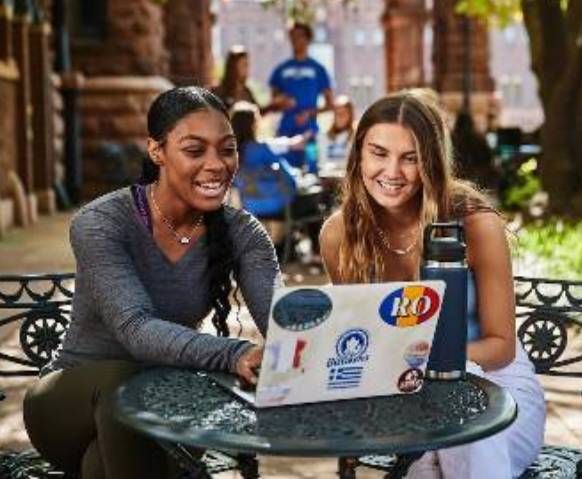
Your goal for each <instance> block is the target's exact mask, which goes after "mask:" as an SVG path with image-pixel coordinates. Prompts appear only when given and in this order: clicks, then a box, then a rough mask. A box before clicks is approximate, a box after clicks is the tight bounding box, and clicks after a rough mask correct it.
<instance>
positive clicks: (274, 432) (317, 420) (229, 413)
mask: <svg viewBox="0 0 582 479" xmlns="http://www.w3.org/2000/svg"><path fill="white" fill-rule="evenodd" d="M113 407H114V414H115V415H116V416H117V417H118V418H119V419H120V420H121V421H122V422H123V423H125V424H127V425H129V426H130V427H132V428H135V429H137V430H138V431H141V432H143V433H145V434H147V435H149V436H151V437H153V438H156V439H160V440H164V441H170V442H173V443H180V444H185V445H191V446H196V447H204V448H211V449H218V450H220V449H222V450H229V451H237V452H242V453H251V454H269V455H285V456H304V457H306V456H312V457H324V456H328V457H330V456H333V457H354V456H356V457H357V456H365V455H370V454H391V453H408V452H418V451H427V450H434V449H440V448H443V447H450V446H454V445H458V444H464V443H467V442H471V441H475V440H477V439H481V438H484V437H487V436H490V435H492V434H495V433H496V432H498V431H501V430H502V429H504V428H506V427H507V426H509V425H510V424H511V423H512V422H513V420H514V419H515V417H516V415H517V407H516V404H515V402H514V400H513V398H512V397H511V396H510V395H509V394H508V393H507V392H506V391H504V390H503V389H502V388H500V387H499V386H497V385H495V384H493V383H491V382H490V381H487V380H484V379H481V378H479V377H477V376H473V375H468V378H467V380H466V381H452V382H436V381H435V382H433V381H427V382H426V383H425V385H424V387H423V388H422V390H421V391H420V392H418V393H415V394H410V395H395V396H382V397H374V398H366V399H353V400H346V401H335V402H325V403H314V404H306V405H298V406H285V407H276V408H268V409H254V408H253V407H252V406H250V405H249V404H246V403H244V402H242V401H240V400H239V399H237V398H235V397H234V396H232V395H231V394H230V393H229V392H227V391H226V390H225V389H223V388H222V387H220V386H219V385H218V384H216V383H215V382H214V381H213V380H212V379H211V378H209V377H208V376H207V375H206V374H205V373H204V372H199V371H193V370H188V369H178V368H169V367H164V368H152V369H147V370H144V371H143V372H140V373H138V374H137V375H135V376H134V377H132V378H130V379H129V380H128V381H127V382H126V383H125V384H124V385H122V386H121V387H120V388H119V389H118V391H117V393H116V397H115V401H114V403H113Z"/></svg>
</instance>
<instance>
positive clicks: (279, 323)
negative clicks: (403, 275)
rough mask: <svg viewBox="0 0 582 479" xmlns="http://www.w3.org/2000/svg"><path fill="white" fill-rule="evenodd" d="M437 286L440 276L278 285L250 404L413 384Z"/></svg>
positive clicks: (421, 367) (402, 389)
mask: <svg viewBox="0 0 582 479" xmlns="http://www.w3.org/2000/svg"><path fill="white" fill-rule="evenodd" d="M444 289H445V284H444V282H442V281H415V282H393V283H375V284H357V285H356V284H354V285H334V286H332V285H330V286H322V287H308V288H305V287H285V288H279V289H277V290H276V291H275V293H274V297H273V301H272V305H271V312H270V317H269V328H268V333H267V338H266V343H265V353H264V357H263V362H262V365H261V373H260V376H259V382H258V385H257V391H256V406H257V407H271V406H283V405H288V404H299V403H308V402H318V401H332V400H339V399H351V398H358V397H359V398H361V397H369V396H377V395H386V394H400V393H411V392H415V391H417V390H419V389H420V387H421V385H422V380H423V377H424V371H425V368H426V363H427V360H428V355H429V352H430V345H431V344H432V338H433V335H434V331H435V328H436V324H437V320H438V316H439V313H440V309H441V304H442V298H443V294H444Z"/></svg>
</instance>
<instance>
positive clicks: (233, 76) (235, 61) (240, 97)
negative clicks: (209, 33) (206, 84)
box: [212, 45, 257, 110]
mask: <svg viewBox="0 0 582 479" xmlns="http://www.w3.org/2000/svg"><path fill="white" fill-rule="evenodd" d="M248 77H249V54H248V52H247V50H246V49H245V47H243V46H242V45H233V46H232V47H231V48H230V50H229V51H228V55H227V57H226V65H225V67H224V75H223V76H222V79H221V80H220V84H219V85H218V86H217V87H215V88H213V89H212V93H214V94H215V95H216V96H218V97H219V98H220V99H221V100H222V102H223V103H224V105H225V106H226V108H227V110H230V109H231V108H232V106H233V105H234V104H235V103H236V102H237V101H246V102H249V103H254V104H255V105H256V104H257V101H256V99H255V96H254V95H253V92H252V91H251V90H250V88H249V87H248V86H247V81H248Z"/></svg>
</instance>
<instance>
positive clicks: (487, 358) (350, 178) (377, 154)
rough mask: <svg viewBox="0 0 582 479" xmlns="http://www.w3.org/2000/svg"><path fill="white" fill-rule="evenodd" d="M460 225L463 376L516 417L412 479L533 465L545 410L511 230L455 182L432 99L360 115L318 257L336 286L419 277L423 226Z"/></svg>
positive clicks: (409, 95) (376, 107)
mask: <svg viewBox="0 0 582 479" xmlns="http://www.w3.org/2000/svg"><path fill="white" fill-rule="evenodd" d="M452 220H458V221H463V223H464V227H465V233H466V241H467V263H468V266H469V268H470V271H471V273H470V274H469V281H468V285H467V286H468V296H469V297H468V320H469V328H468V332H467V337H468V341H469V342H468V347H467V358H468V360H469V361H468V363H467V370H468V371H469V372H471V373H474V374H477V375H480V376H484V377H486V378H487V379H489V380H491V381H493V382H496V383H498V384H499V385H501V386H503V387H504V388H506V389H507V390H508V391H509V392H510V393H511V395H512V396H513V398H514V399H515V400H516V402H517V405H518V411H519V414H518V417H517V419H516V421H515V422H514V423H513V424H512V425H511V426H510V427H509V428H508V429H506V430H504V431H502V432H500V433H498V434H496V435H494V436H492V437H491V438H488V439H484V440H481V441H477V442H474V443H471V444H467V445H464V446H459V447H453V448H449V449H444V450H440V451H436V452H427V453H425V454H424V455H423V457H422V458H421V459H420V460H419V461H417V462H415V463H414V464H413V465H412V467H411V469H410V471H409V473H408V475H407V476H406V477H407V479H410V478H414V479H419V478H423V479H425V478H431V479H433V478H434V479H436V478H439V479H457V478H463V479H490V478H499V479H508V478H514V477H518V476H519V475H520V474H521V473H522V472H523V471H524V470H525V468H526V467H527V466H528V465H529V464H530V463H531V462H533V461H534V460H535V458H536V457H537V454H538V452H539V450H540V447H541V445H542V443H543V436H544V419H545V403H544V396H543V390H542V388H541V386H540V384H539V382H538V380H537V378H536V376H535V371H534V367H533V365H532V364H531V362H530V361H529V359H528V358H527V356H526V354H525V352H524V351H523V349H522V348H521V345H520V343H519V341H517V340H516V333H515V300H514V291H513V278H512V273H511V260H510V254H509V248H508V244H507V239H506V234H505V225H504V223H503V221H502V219H501V217H500V215H499V214H498V213H497V212H496V211H495V210H494V209H493V207H492V206H490V204H489V203H488V201H487V199H486V198H485V197H484V196H483V195H482V194H481V193H479V192H478V191H477V190H476V189H475V188H473V187H472V185H471V184H469V183H467V182H463V181H461V180H459V179H458V178H456V177H455V176H454V175H453V173H452V149H451V142H450V133H449V131H448V128H447V126H446V123H445V121H444V117H443V114H442V113H441V112H440V110H439V108H438V106H437V103H436V99H435V97H434V95H431V94H429V93H428V92H427V91H425V90H411V91H403V92H399V93H394V94H391V95H389V96H387V97H385V98H382V99H381V100H378V101H377V102H376V103H374V104H373V105H372V106H370V107H369V108H368V110H367V111H366V112H365V113H364V115H363V116H362V118H361V119H360V122H359V124H358V128H357V130H356V134H355V137H354V141H353V144H352V148H351V152H350V155H349V157H348V164H347V172H346V178H345V183H344V199H343V204H342V206H341V209H340V211H339V212H337V213H336V214H334V215H332V216H331V217H330V218H329V219H328V220H327V222H326V223H325V224H324V226H323V228H322V231H321V236H320V243H321V255H322V258H323V260H324V264H325V266H326V269H327V271H328V273H329V275H330V277H331V280H332V281H333V282H334V283H368V282H381V281H413V280H416V279H418V278H419V268H420V262H421V258H422V244H423V241H422V232H423V230H424V226H426V225H427V224H428V223H430V222H435V221H452Z"/></svg>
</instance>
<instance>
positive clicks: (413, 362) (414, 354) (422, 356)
mask: <svg viewBox="0 0 582 479" xmlns="http://www.w3.org/2000/svg"><path fill="white" fill-rule="evenodd" d="M429 353H430V344H428V342H426V341H415V342H414V343H412V344H410V345H409V346H408V347H407V348H406V350H405V352H404V360H405V361H406V363H407V364H408V365H409V366H410V367H411V368H419V367H420V366H422V365H423V364H424V363H425V362H426V360H427V359H428V354H429Z"/></svg>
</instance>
